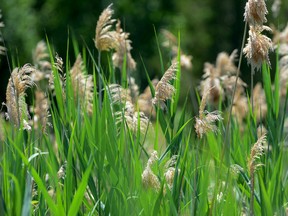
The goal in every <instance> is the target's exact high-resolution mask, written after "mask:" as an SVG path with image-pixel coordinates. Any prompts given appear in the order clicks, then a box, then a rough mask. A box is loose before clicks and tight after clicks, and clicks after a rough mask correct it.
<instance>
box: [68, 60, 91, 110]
mask: <svg viewBox="0 0 288 216" xmlns="http://www.w3.org/2000/svg"><path fill="white" fill-rule="evenodd" d="M84 71H85V67H84V63H83V60H82V57H81V55H80V54H79V55H78V56H77V59H76V61H75V63H74V65H73V67H72V68H71V70H70V75H71V82H72V87H73V92H74V99H75V102H76V104H78V103H80V104H81V105H82V106H84V107H85V109H86V110H87V112H88V114H90V115H91V114H92V112H93V87H94V83H93V80H92V79H93V78H92V76H91V75H87V74H85V72H84ZM82 108H83V107H82ZM83 109H84V108H83Z"/></svg>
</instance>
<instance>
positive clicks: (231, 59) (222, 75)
mask: <svg viewBox="0 0 288 216" xmlns="http://www.w3.org/2000/svg"><path fill="white" fill-rule="evenodd" d="M236 58H237V50H233V52H232V53H231V54H230V55H229V54H228V53H226V52H221V53H219V54H218V56H217V59H216V65H213V64H211V63H209V62H206V63H205V64H204V75H203V76H202V78H203V80H202V81H201V83H200V89H201V95H204V91H205V90H206V89H207V88H208V89H211V90H210V94H209V97H208V102H209V103H210V104H214V105H217V104H218V103H219V101H220V98H221V96H222V100H223V99H224V95H227V92H225V94H224V90H226V89H224V88H223V87H226V86H225V82H226V80H227V79H230V78H231V77H234V74H235V73H236V71H237V67H236V66H235V61H236Z"/></svg>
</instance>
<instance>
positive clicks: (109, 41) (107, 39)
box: [94, 4, 117, 51]
mask: <svg viewBox="0 0 288 216" xmlns="http://www.w3.org/2000/svg"><path fill="white" fill-rule="evenodd" d="M111 7H112V4H110V5H109V6H108V7H107V8H106V9H105V10H104V11H103V12H102V13H101V15H100V17H99V19H98V21H97V25H96V35H95V41H94V42H95V46H96V48H97V49H98V50H99V51H108V50H110V49H114V48H115V47H116V44H117V42H116V32H115V31H112V30H111V28H112V25H113V24H114V23H115V21H116V20H115V19H111V18H112V15H113V13H114V11H113V10H112V9H111Z"/></svg>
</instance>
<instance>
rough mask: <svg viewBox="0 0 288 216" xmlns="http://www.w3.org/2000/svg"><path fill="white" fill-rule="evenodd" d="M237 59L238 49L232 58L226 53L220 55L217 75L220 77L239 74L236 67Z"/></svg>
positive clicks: (232, 54)
mask: <svg viewBox="0 0 288 216" xmlns="http://www.w3.org/2000/svg"><path fill="white" fill-rule="evenodd" d="M236 58H237V50H236V49H235V50H233V52H232V53H231V54H230V56H229V55H228V53H226V52H221V53H219V54H218V56H217V59H216V70H218V71H219V72H218V73H217V74H220V75H228V74H235V73H236V72H237V67H236V65H235V61H236Z"/></svg>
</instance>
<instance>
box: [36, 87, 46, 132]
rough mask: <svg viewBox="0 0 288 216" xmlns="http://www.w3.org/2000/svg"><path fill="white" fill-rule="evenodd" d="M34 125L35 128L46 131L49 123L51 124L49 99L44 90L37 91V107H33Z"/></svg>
mask: <svg viewBox="0 0 288 216" xmlns="http://www.w3.org/2000/svg"><path fill="white" fill-rule="evenodd" d="M33 112H34V116H33V126H34V129H39V128H40V129H41V131H42V132H45V131H46V128H47V125H50V123H49V122H48V118H49V117H50V113H49V101H48V98H47V97H46V95H45V93H44V92H43V91H38V90H37V91H36V92H35V107H34V108H33Z"/></svg>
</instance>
